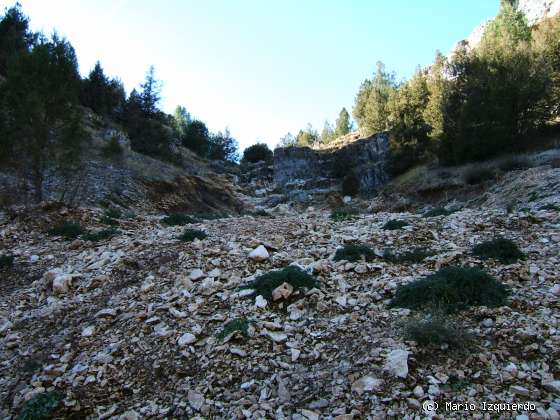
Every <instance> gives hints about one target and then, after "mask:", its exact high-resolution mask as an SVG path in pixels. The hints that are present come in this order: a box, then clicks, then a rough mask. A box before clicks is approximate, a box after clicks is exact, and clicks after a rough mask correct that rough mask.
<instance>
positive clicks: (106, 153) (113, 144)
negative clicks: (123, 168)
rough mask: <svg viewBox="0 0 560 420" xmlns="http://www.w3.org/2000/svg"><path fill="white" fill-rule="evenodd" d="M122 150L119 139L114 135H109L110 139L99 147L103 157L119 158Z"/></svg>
mask: <svg viewBox="0 0 560 420" xmlns="http://www.w3.org/2000/svg"><path fill="white" fill-rule="evenodd" d="M123 153H124V150H123V148H122V146H121V145H120V143H119V139H118V138H117V137H116V136H113V137H111V139H110V140H109V141H108V142H107V144H105V145H104V146H103V147H102V148H101V154H102V155H103V157H105V158H120V157H122V155H123Z"/></svg>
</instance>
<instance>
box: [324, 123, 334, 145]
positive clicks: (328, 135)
mask: <svg viewBox="0 0 560 420" xmlns="http://www.w3.org/2000/svg"><path fill="white" fill-rule="evenodd" d="M335 138H336V136H335V134H334V129H333V128H332V126H331V124H330V123H329V122H328V121H325V124H324V126H323V131H321V143H330V142H331V141H333V140H334V139H335Z"/></svg>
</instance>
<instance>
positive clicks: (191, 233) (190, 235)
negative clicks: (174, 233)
mask: <svg viewBox="0 0 560 420" xmlns="http://www.w3.org/2000/svg"><path fill="white" fill-rule="evenodd" d="M207 237H208V235H207V234H206V232H204V231H202V230H197V229H185V231H184V232H183V233H182V234H181V236H179V238H178V239H179V240H181V241H183V242H192V241H194V240H195V239H199V240H203V239H206V238H207Z"/></svg>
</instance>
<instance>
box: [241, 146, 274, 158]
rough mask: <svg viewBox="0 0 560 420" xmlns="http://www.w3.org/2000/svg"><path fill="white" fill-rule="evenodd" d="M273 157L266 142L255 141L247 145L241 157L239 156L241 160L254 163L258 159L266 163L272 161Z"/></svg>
mask: <svg viewBox="0 0 560 420" xmlns="http://www.w3.org/2000/svg"><path fill="white" fill-rule="evenodd" d="M273 158H274V154H273V153H272V150H270V148H269V147H268V145H267V144H266V143H256V144H253V145H252V146H249V147H247V148H246V149H245V150H244V151H243V157H242V158H241V162H250V163H256V162H260V161H264V162H267V163H270V162H272V160H273Z"/></svg>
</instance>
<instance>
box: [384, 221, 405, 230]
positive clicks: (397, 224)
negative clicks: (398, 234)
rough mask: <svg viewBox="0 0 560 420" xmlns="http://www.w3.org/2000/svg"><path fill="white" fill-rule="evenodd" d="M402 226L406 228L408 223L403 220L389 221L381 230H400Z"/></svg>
mask: <svg viewBox="0 0 560 420" xmlns="http://www.w3.org/2000/svg"><path fill="white" fill-rule="evenodd" d="M403 226H408V223H407V222H405V221H404V220H389V221H388V222H387V223H385V224H384V225H383V229H385V230H397V229H400V228H402V227H403Z"/></svg>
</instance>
